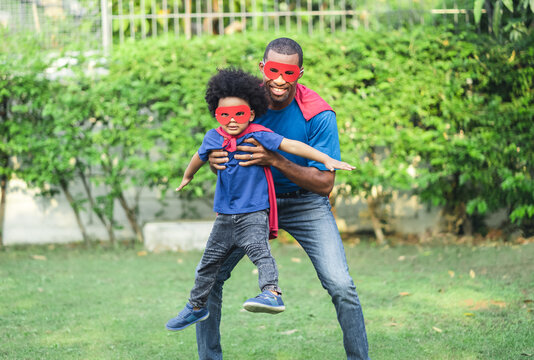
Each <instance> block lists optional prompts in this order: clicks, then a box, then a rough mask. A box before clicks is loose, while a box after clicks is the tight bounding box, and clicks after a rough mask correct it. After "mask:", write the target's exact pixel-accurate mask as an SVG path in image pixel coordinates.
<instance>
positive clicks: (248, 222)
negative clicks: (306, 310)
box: [235, 210, 285, 314]
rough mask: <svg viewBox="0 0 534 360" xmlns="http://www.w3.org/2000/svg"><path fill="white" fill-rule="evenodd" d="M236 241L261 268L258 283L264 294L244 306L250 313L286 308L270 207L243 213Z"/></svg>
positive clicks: (259, 268) (276, 311)
mask: <svg viewBox="0 0 534 360" xmlns="http://www.w3.org/2000/svg"><path fill="white" fill-rule="evenodd" d="M235 231H236V242H237V244H238V246H239V247H241V248H243V249H244V250H245V253H246V254H247V255H248V257H249V258H250V260H251V261H252V262H253V263H254V265H256V267H257V268H258V284H259V286H260V289H261V291H262V293H261V294H260V295H258V296H256V297H255V298H251V299H248V300H247V301H245V303H244V304H243V307H244V308H245V309H246V310H248V311H251V312H263V313H269V314H278V313H280V312H282V311H284V310H285V306H284V302H283V301H282V297H281V296H280V295H281V293H282V292H281V290H280V288H279V287H278V269H277V268H276V262H275V260H274V258H273V256H272V255H271V247H270V246H269V215H268V212H267V210H262V211H257V212H253V213H249V214H243V215H240V217H239V219H238V223H237V225H236V229H235Z"/></svg>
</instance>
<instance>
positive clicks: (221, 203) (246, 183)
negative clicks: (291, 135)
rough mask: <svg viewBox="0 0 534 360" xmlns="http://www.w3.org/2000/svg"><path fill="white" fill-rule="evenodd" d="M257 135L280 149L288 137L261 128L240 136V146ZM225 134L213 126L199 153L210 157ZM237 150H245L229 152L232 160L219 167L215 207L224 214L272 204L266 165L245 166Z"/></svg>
mask: <svg viewBox="0 0 534 360" xmlns="http://www.w3.org/2000/svg"><path fill="white" fill-rule="evenodd" d="M250 137H254V139H256V140H257V141H258V142H259V143H260V144H262V145H263V147H265V148H266V149H268V150H272V151H274V150H276V149H278V147H279V146H280V143H281V142H282V140H283V139H284V137H283V136H280V135H278V134H276V133H272V132H267V131H257V132H253V133H249V134H246V135H244V136H243V137H240V138H238V139H237V141H236V143H237V146H239V145H245V146H252V144H247V143H243V141H244V140H245V139H248V138H250ZM223 141H224V138H223V137H222V136H221V135H220V134H219V133H218V132H217V131H216V130H215V129H211V130H210V131H208V132H207V133H206V135H205V136H204V140H203V141H202V145H201V146H200V149H198V156H199V157H200V159H201V160H202V161H208V157H209V153H210V151H211V150H217V149H222V143H223ZM236 154H245V153H244V152H241V151H236V152H229V153H228V159H229V160H228V162H227V163H225V164H223V165H224V166H226V169H224V170H219V171H217V186H216V188H215V198H214V203H213V211H215V212H217V213H220V214H243V213H249V212H254V211H259V210H264V209H268V208H269V194H268V189H267V178H266V177H265V170H264V168H263V167H262V166H257V165H254V166H241V165H239V161H240V160H237V159H235V158H234V155H236Z"/></svg>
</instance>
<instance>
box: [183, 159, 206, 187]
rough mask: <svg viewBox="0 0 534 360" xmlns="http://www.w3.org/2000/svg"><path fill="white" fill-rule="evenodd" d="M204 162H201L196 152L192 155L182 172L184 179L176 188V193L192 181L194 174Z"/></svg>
mask: <svg viewBox="0 0 534 360" xmlns="http://www.w3.org/2000/svg"><path fill="white" fill-rule="evenodd" d="M205 163H206V162H205V161H202V160H201V159H200V157H199V156H198V152H196V153H195V155H193V157H192V158H191V161H190V162H189V165H187V168H186V169H185V172H184V177H183V179H182V182H181V183H180V185H179V186H178V187H177V188H176V191H180V190H182V189H183V188H184V186H186V185H187V184H189V183H190V182H191V180H193V177H195V174H196V173H197V171H198V170H199V169H200V168H201V167H202V165H204V164H205Z"/></svg>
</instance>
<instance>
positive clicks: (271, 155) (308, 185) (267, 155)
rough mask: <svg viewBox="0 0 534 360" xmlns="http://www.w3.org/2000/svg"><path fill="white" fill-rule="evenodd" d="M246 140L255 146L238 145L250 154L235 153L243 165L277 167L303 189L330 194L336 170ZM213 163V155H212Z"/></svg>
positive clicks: (255, 141) (240, 149)
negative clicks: (310, 164)
mask: <svg viewBox="0 0 534 360" xmlns="http://www.w3.org/2000/svg"><path fill="white" fill-rule="evenodd" d="M245 142H248V143H251V144H253V145H255V146H238V147H237V150H239V151H246V152H249V153H251V154H252V160H250V155H248V154H245V155H235V158H236V159H238V160H243V161H242V162H240V165H241V166H251V165H262V166H273V167H275V168H277V169H278V170H279V171H280V172H281V173H282V174H284V176H285V177H287V178H288V179H289V180H291V181H292V182H293V183H295V184H296V185H298V186H300V187H301V188H303V189H306V190H309V191H312V192H314V193H316V194H319V195H322V196H328V194H330V192H331V191H332V188H333V187H334V180H335V177H336V175H335V172H330V171H321V170H319V169H317V168H315V167H305V166H300V165H297V164H295V163H294V162H292V161H290V160H288V159H286V158H285V157H283V156H282V155H280V154H279V153H277V152H274V151H269V150H267V149H265V148H264V147H263V146H262V145H261V144H260V143H259V142H258V141H257V140H255V139H253V138H249V139H247V140H245ZM210 165H211V157H210Z"/></svg>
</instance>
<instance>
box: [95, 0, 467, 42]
mask: <svg viewBox="0 0 534 360" xmlns="http://www.w3.org/2000/svg"><path fill="white" fill-rule="evenodd" d="M464 5H465V3H464ZM101 7H102V34H103V46H104V48H105V49H106V50H109V49H110V48H111V46H112V44H113V42H114V39H115V40H116V42H118V43H122V42H124V41H125V40H126V39H128V38H130V39H145V38H147V37H156V36H158V35H160V34H174V35H175V36H185V37H186V38H191V37H192V36H201V35H204V34H218V35H226V34H232V33H234V32H246V31H274V32H276V33H279V32H282V31H283V32H286V33H291V32H297V33H302V32H307V33H308V34H312V33H314V32H336V31H346V30H347V29H350V28H353V29H355V28H360V27H363V28H365V29H376V28H379V27H383V26H392V27H399V26H407V25H408V26H409V25H414V24H424V23H428V22H432V23H436V22H452V23H454V24H455V25H461V24H469V23H470V21H472V19H473V17H472V16H471V13H472V11H471V10H470V9H465V8H460V6H459V4H458V2H457V1H456V0H451V1H448V2H447V3H446V2H437V1H432V0H393V1H382V2H377V1H371V0H365V1H355V0H352V1H351V0H341V1H334V0H321V1H318V0H271V1H256V0H233V1H222V0H196V1H192V0H101Z"/></svg>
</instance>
